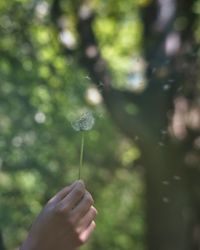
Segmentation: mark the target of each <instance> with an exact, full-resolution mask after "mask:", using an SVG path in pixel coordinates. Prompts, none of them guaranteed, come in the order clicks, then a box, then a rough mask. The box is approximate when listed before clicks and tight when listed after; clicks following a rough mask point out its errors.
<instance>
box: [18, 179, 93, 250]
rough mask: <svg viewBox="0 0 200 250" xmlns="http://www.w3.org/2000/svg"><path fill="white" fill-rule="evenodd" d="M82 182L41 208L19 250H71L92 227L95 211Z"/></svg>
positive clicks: (83, 238)
mask: <svg viewBox="0 0 200 250" xmlns="http://www.w3.org/2000/svg"><path fill="white" fill-rule="evenodd" d="M92 205H93V199H92V196H91V194H90V193H89V192H88V191H87V190H86V189H85V186H84V184H83V182H82V181H76V182H74V183H73V184H72V185H71V186H67V187H65V188H64V189H62V190H61V191H60V192H58V193H57V194H56V195H55V196H54V197H53V198H52V199H51V200H50V201H49V202H48V203H47V205H46V206H45V207H44V209H43V210H42V212H41V213H40V215H39V216H38V218H37V219H36V221H35V222H34V223H33V225H32V228H31V229H30V232H29V235H28V237H27V239H26V241H25V242H24V244H23V245H22V247H21V250H55V249H56V250H75V249H77V247H79V246H81V245H82V244H84V243H85V242H86V241H87V240H88V238H89V237H90V235H91V233H92V232H93V230H94V228H95V222H94V219H95V217H96V214H97V211H96V209H95V208H94V207H93V206H92Z"/></svg>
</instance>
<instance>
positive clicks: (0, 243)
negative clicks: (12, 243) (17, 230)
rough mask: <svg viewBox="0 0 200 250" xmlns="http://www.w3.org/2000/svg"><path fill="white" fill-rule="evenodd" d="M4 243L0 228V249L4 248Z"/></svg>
mask: <svg viewBox="0 0 200 250" xmlns="http://www.w3.org/2000/svg"><path fill="white" fill-rule="evenodd" d="M5 249H6V248H5V245H4V242H3V235H2V231H1V230H0V250H5Z"/></svg>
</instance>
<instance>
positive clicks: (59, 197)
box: [48, 181, 77, 203]
mask: <svg viewBox="0 0 200 250" xmlns="http://www.w3.org/2000/svg"><path fill="white" fill-rule="evenodd" d="M76 183H77V181H75V182H73V183H72V184H71V185H69V186H66V187H64V188H63V189H61V190H60V191H59V192H58V193H56V194H55V195H54V196H53V197H52V198H51V199H50V200H49V202H48V203H51V202H55V203H57V202H59V201H61V200H62V199H63V198H64V197H65V196H66V195H68V194H69V193H70V192H71V191H72V189H73V188H74V186H75V185H76Z"/></svg>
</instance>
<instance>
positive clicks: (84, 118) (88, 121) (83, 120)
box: [72, 111, 95, 179]
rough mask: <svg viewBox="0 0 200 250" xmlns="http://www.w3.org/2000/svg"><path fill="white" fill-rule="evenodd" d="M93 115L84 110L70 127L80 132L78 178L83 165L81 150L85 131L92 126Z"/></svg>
mask: <svg viewBox="0 0 200 250" xmlns="http://www.w3.org/2000/svg"><path fill="white" fill-rule="evenodd" d="M94 122H95V120H94V116H93V114H92V112H89V111H88V112H86V113H84V114H82V115H81V117H80V118H78V119H77V120H76V121H75V122H73V123H72V127H73V129H74V130H75V131H78V132H81V151H80V165H79V171H78V178H79V179H80V178H81V169H82V166H83V151H84V143H85V131H88V130H91V129H92V127H93V126H94Z"/></svg>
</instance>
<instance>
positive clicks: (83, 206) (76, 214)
mask: <svg viewBox="0 0 200 250" xmlns="http://www.w3.org/2000/svg"><path fill="white" fill-rule="evenodd" d="M93 203H94V201H93V198H92V196H91V194H90V193H89V192H87V191H86V193H85V195H84V197H83V198H82V200H81V201H80V202H79V203H78V204H77V206H76V207H75V208H74V209H73V210H72V212H71V216H72V217H73V218H74V223H77V222H78V221H80V220H81V219H82V217H84V216H85V214H87V213H88V211H89V210H90V208H91V206H92V205H93ZM90 222H91V221H90Z"/></svg>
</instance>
